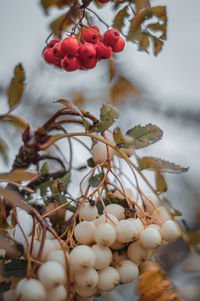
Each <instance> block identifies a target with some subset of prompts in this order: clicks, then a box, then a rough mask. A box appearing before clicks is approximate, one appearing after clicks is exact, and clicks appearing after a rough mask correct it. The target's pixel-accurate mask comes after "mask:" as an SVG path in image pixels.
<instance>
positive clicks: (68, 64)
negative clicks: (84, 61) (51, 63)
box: [61, 55, 81, 71]
mask: <svg viewBox="0 0 200 301" xmlns="http://www.w3.org/2000/svg"><path fill="white" fill-rule="evenodd" d="M61 65H62V68H63V69H65V70H66V71H75V70H78V69H79V68H80V66H81V63H80V60H79V57H78V56H68V55H66V56H65V57H64V58H63V59H62V61H61Z"/></svg>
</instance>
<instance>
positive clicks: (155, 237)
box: [140, 227, 162, 249]
mask: <svg viewBox="0 0 200 301" xmlns="http://www.w3.org/2000/svg"><path fill="white" fill-rule="evenodd" d="M161 241H162V238H161V235H160V231H159V230H157V229H155V228H153V227H147V228H146V229H144V230H143V231H142V232H141V234H140V243H141V245H142V246H143V247H144V248H147V249H154V248H156V247H158V246H160V245H161Z"/></svg>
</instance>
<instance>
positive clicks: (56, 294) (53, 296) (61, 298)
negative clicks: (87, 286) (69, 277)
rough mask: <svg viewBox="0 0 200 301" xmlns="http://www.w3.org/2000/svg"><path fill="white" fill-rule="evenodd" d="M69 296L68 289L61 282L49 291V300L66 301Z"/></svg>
mask: <svg viewBox="0 0 200 301" xmlns="http://www.w3.org/2000/svg"><path fill="white" fill-rule="evenodd" d="M66 297H67V291H66V289H65V287H64V285H62V284H60V285H58V286H56V287H54V288H52V289H50V290H48V291H47V299H46V300H48V301H65V300H66Z"/></svg>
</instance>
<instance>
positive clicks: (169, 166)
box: [138, 157, 188, 174]
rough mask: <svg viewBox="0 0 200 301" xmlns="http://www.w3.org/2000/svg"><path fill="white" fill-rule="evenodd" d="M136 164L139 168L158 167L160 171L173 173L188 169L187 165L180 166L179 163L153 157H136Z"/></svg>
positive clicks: (152, 168) (153, 168)
mask: <svg viewBox="0 0 200 301" xmlns="http://www.w3.org/2000/svg"><path fill="white" fill-rule="evenodd" d="M138 164H139V167H140V169H141V170H143V169H150V170H155V169H157V168H158V169H159V170H160V171H161V172H168V173H174V174H179V173H182V172H186V171H188V167H187V168H185V167H181V166H180V165H177V164H175V163H172V162H169V161H166V160H163V159H160V158H155V157H143V158H141V159H140V158H138Z"/></svg>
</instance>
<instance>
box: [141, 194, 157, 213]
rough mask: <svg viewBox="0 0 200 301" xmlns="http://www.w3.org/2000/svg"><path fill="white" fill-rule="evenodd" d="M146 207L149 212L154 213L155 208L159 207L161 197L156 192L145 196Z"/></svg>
mask: <svg viewBox="0 0 200 301" xmlns="http://www.w3.org/2000/svg"><path fill="white" fill-rule="evenodd" d="M143 202H144V204H145V209H146V211H147V212H148V213H150V214H152V212H153V211H154V210H155V208H157V207H159V199H158V197H157V196H156V195H155V194H150V195H148V196H147V197H144V198H143Z"/></svg>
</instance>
